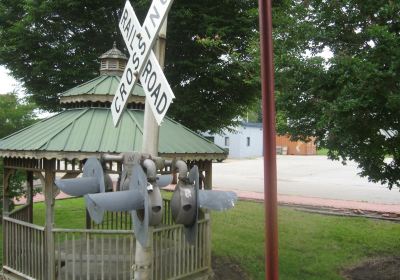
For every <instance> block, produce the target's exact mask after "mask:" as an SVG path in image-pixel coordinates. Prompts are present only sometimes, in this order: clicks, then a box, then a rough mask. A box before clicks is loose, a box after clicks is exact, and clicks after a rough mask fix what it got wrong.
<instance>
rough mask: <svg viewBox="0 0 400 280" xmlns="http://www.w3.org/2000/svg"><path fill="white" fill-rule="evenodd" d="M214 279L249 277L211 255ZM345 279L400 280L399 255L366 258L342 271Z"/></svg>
mask: <svg viewBox="0 0 400 280" xmlns="http://www.w3.org/2000/svg"><path fill="white" fill-rule="evenodd" d="M212 266H213V271H214V280H226V279H229V280H246V279H250V277H249V276H248V275H247V274H246V273H245V272H244V271H243V269H242V268H241V267H240V266H239V265H238V264H236V263H233V262H232V261H230V260H229V259H225V258H217V257H213V260H212ZM342 275H343V277H344V279H346V280H400V256H396V257H385V258H374V259H369V260H366V261H364V262H362V263H360V264H358V265H356V266H354V267H351V268H348V269H346V270H345V271H343V273H342Z"/></svg>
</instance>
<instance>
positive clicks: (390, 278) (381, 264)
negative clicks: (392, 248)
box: [343, 256, 400, 280]
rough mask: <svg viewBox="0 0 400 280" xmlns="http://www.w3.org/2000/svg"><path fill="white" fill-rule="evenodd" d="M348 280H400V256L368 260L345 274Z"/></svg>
mask: <svg viewBox="0 0 400 280" xmlns="http://www.w3.org/2000/svg"><path fill="white" fill-rule="evenodd" d="M343 276H344V277H345V279H348V280H377V279H379V280H400V256H396V257H386V258H374V259H369V260H366V261H364V262H362V263H360V264H358V265H356V266H354V267H351V268H348V269H346V270H345V271H344V272H343Z"/></svg>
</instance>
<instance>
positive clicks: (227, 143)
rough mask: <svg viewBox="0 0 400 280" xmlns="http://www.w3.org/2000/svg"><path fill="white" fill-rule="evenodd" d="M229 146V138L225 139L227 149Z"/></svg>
mask: <svg viewBox="0 0 400 280" xmlns="http://www.w3.org/2000/svg"><path fill="white" fill-rule="evenodd" d="M228 146H229V137H225V147H228Z"/></svg>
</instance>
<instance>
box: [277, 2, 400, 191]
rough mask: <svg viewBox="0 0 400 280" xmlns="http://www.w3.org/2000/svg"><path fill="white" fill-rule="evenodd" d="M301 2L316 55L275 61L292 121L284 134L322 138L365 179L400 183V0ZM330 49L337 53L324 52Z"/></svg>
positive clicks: (286, 115) (281, 105) (281, 98)
mask: <svg viewBox="0 0 400 280" xmlns="http://www.w3.org/2000/svg"><path fill="white" fill-rule="evenodd" d="M293 3H295V5H298V6H302V7H303V8H304V9H305V11H306V14H307V15H306V18H304V17H303V18H298V19H297V20H298V22H300V23H305V24H306V25H307V26H308V29H307V30H308V31H309V32H304V34H305V36H303V35H301V36H302V38H301V40H300V42H301V43H302V44H303V45H305V46H306V49H307V50H308V51H309V55H305V52H303V51H300V52H296V51H294V53H295V55H294V57H292V60H291V61H290V63H283V61H281V60H280V58H279V57H278V58H276V60H275V61H276V63H277V109H278V112H279V115H280V116H283V119H284V120H286V121H283V122H280V126H279V132H280V133H289V134H290V135H291V136H292V138H293V139H302V140H305V139H307V138H308V137H315V139H316V143H317V145H318V146H320V147H324V148H328V149H329V152H328V156H329V157H330V158H331V159H335V160H339V159H340V160H342V161H343V162H344V163H345V162H346V161H347V160H354V161H356V162H357V163H358V165H359V168H360V169H361V172H360V175H361V176H366V177H368V179H369V180H370V181H373V182H381V183H386V184H388V186H389V188H392V187H393V186H400V135H399V130H400V114H399V112H400V76H399V75H398V73H400V49H399V47H398V46H399V45H400V3H399V2H398V1H361V0H342V1H325V0H310V1H306V2H303V1H301V3H300V1H293ZM292 36H293V37H296V36H299V34H298V31H297V30H291V31H290V33H289V34H288V38H293V37H292ZM288 42H290V39H288ZM292 49H293V48H289V50H292ZM324 49H329V50H331V52H332V55H333V56H332V58H330V59H323V58H321V57H319V56H318V55H317V54H318V53H319V52H321V51H322V50H324ZM278 51H279V47H278ZM388 155H390V156H391V157H392V158H391V159H387V158H386V157H387V156H388Z"/></svg>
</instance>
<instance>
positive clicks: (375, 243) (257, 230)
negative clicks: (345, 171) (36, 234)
mask: <svg viewBox="0 0 400 280" xmlns="http://www.w3.org/2000/svg"><path fill="white" fill-rule="evenodd" d="M55 208H56V212H55V226H56V227H66V228H84V227H85V215H86V214H85V208H84V202H83V199H66V200H62V201H61V200H59V201H56V206H55ZM34 213H35V216H34V220H35V223H37V224H40V225H44V204H43V203H36V204H35V206H34ZM212 253H213V256H219V257H224V258H229V259H231V260H232V261H234V262H235V263H237V264H239V265H240V266H241V267H242V269H243V270H245V271H246V272H247V274H248V275H249V277H250V278H251V279H264V208H263V204H261V203H254V202H245V201H239V202H238V203H237V205H236V207H235V208H234V209H232V210H230V211H227V212H213V213H212ZM390 255H400V224H399V223H393V222H384V221H376V220H369V219H365V218H344V217H336V216H325V215H319V214H310V213H305V212H300V211H296V210H294V209H291V208H287V207H280V208H279V265H280V267H279V270H280V279H284V280H285V279H296V280H298V279H342V277H341V276H340V271H341V270H342V269H343V268H344V267H347V266H350V265H354V264H355V263H357V262H359V261H362V260H363V259H365V258H368V257H381V256H390Z"/></svg>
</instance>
